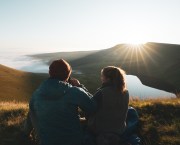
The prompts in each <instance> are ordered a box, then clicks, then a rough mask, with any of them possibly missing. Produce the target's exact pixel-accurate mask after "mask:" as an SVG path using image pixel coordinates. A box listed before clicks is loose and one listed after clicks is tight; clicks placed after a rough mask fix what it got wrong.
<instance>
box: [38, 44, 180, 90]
mask: <svg viewBox="0 0 180 145" xmlns="http://www.w3.org/2000/svg"><path fill="white" fill-rule="evenodd" d="M60 54H61V53H58V54H55V53H54V54H53V55H50V56H51V60H53V58H56V59H57V58H64V59H66V60H68V61H70V64H71V65H72V66H73V69H75V70H80V71H82V72H83V73H84V74H85V75H87V74H88V75H87V76H90V75H94V74H95V75H99V72H100V70H101V69H102V68H103V67H105V66H107V65H117V66H121V67H122V68H123V69H125V71H126V72H127V73H128V74H132V75H136V76H138V77H139V78H140V80H141V81H142V83H143V84H145V85H147V86H150V87H154V88H158V89H161V90H165V91H168V92H173V93H178V92H179V91H180V77H179V74H180V57H179V54H180V45H174V44H162V43H152V42H150V43H146V44H144V45H139V46H131V45H127V44H120V45H116V46H114V47H112V48H109V49H104V50H100V51H96V52H93V53H91V54H88V55H85V56H83V55H81V57H79V56H76V55H77V54H76V53H72V52H71V53H66V55H65V56H63V53H62V54H61V55H60ZM72 54H73V56H74V59H69V58H70V57H67V56H68V55H69V56H72ZM36 57H38V58H40V59H42V60H43V61H45V60H46V61H47V60H48V54H46V58H47V59H44V57H41V56H40V55H38V56H36ZM49 61H50V60H49ZM48 63H49V62H48Z"/></svg>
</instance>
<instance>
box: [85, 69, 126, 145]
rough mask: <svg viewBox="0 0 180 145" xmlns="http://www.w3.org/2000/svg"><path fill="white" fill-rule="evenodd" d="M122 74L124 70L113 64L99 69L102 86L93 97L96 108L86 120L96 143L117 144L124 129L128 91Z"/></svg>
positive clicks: (103, 144)
mask: <svg viewBox="0 0 180 145" xmlns="http://www.w3.org/2000/svg"><path fill="white" fill-rule="evenodd" d="M124 75H125V72H124V71H123V70H122V69H120V68H118V67H115V66H108V67H105V68H103V69H102V71H101V81H102V86H101V87H100V88H99V89H98V91H97V92H96V93H95V95H94V97H93V99H94V100H95V101H96V102H97V107H98V109H97V111H96V112H95V113H94V114H93V115H91V116H90V117H89V120H88V127H89V130H90V131H91V132H92V133H93V134H95V136H96V144H97V145H119V144H120V140H121V138H120V136H121V135H122V134H123V133H124V131H125V129H126V117H127V112H128V104H129V93H128V90H127V89H126V82H125V77H124Z"/></svg>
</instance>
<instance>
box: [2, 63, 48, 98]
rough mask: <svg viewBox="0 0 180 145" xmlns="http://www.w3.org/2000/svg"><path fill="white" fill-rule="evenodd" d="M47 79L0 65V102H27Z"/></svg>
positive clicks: (45, 75)
mask: <svg viewBox="0 0 180 145" xmlns="http://www.w3.org/2000/svg"><path fill="white" fill-rule="evenodd" d="M46 77H47V74H34V73H27V72H23V71H18V70H15V69H12V68H8V67H6V66H3V65H1V64H0V101H8V100H9V101H12V100H14V101H27V100H29V98H30V96H31V95H32V92H33V91H34V90H35V89H36V87H37V86H38V85H39V84H40V82H41V81H42V80H43V79H45V78H46Z"/></svg>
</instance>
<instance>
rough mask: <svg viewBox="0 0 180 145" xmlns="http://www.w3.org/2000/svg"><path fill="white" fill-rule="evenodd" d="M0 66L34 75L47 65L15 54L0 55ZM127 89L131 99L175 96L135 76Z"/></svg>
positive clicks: (77, 72)
mask: <svg viewBox="0 0 180 145" xmlns="http://www.w3.org/2000/svg"><path fill="white" fill-rule="evenodd" d="M0 58H1V59H0V64H3V65H6V66H9V67H12V68H15V69H18V70H23V71H27V72H35V73H48V69H49V67H48V65H47V64H46V62H42V61H41V60H38V59H34V58H32V57H28V56H26V55H23V54H21V55H15V54H10V53H8V54H6V53H2V54H0ZM73 73H76V74H79V75H81V74H82V72H81V71H79V70H74V71H73ZM126 80H127V88H128V90H129V93H130V96H131V97H133V98H140V99H145V98H157V97H159V98H160V97H161V98H162V97H163V98H164V97H176V96H175V94H173V93H169V92H166V91H163V90H159V89H155V88H151V87H148V86H145V85H143V84H142V83H141V81H140V79H139V78H138V77H137V76H133V75H126Z"/></svg>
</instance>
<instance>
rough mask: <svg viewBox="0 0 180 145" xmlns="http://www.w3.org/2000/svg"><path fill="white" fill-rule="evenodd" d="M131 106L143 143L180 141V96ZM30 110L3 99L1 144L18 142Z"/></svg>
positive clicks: (167, 144)
mask: <svg viewBox="0 0 180 145" xmlns="http://www.w3.org/2000/svg"><path fill="white" fill-rule="evenodd" d="M130 106H133V107H135V108H136V109H137V111H138V114H139V118H140V124H139V128H138V131H137V132H138V134H139V136H140V137H141V139H142V142H143V145H178V144H180V121H179V120H180V115H179V114H180V99H178V98H173V99H146V100H139V99H138V98H136V99H134V100H131V101H130ZM27 112H28V103H17V102H0V128H1V129H0V144H3V145H11V144H13V145H19V141H18V138H17V137H18V133H19V132H20V130H21V128H22V125H23V122H24V120H25V118H26V115H27ZM23 145H27V143H24V144H23Z"/></svg>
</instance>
